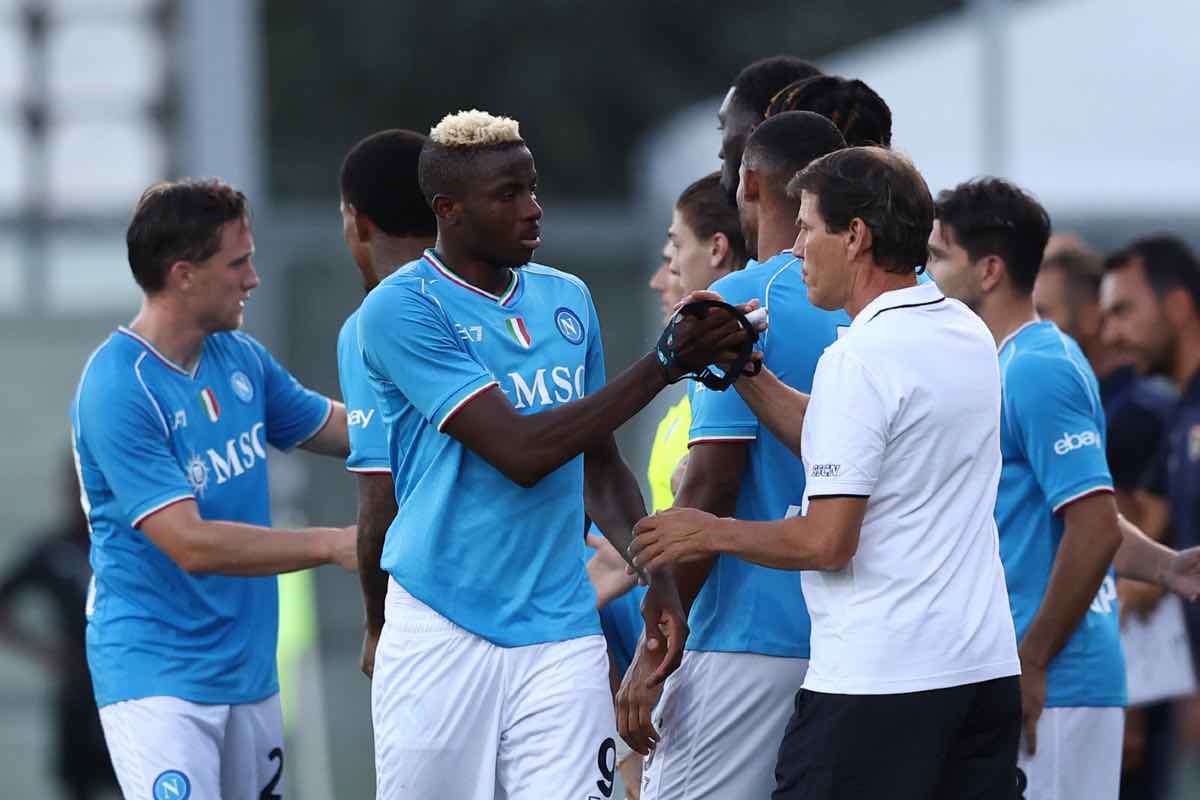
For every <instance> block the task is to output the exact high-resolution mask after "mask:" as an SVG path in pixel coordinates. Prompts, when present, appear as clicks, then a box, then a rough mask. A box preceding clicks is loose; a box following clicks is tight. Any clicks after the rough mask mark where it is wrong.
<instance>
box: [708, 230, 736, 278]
mask: <svg viewBox="0 0 1200 800" xmlns="http://www.w3.org/2000/svg"><path fill="white" fill-rule="evenodd" d="M731 250H732V247H731V246H730V244H729V237H728V236H726V235H725V234H723V233H721V232H720V231H717V232H716V233H714V234H713V235H712V239H710V240H709V243H708V263H709V266H710V267H712V269H714V270H719V269H721V268H722V267H724V268H725V269H726V271H728V267H729V259H730V255H731V253H730V251H731Z"/></svg>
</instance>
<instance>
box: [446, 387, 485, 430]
mask: <svg viewBox="0 0 1200 800" xmlns="http://www.w3.org/2000/svg"><path fill="white" fill-rule="evenodd" d="M499 385H500V382H499V381H488V382H487V383H485V384H484V385H483V386H480V387H479V388H478V389H476V390H475V391H473V392H471V393H470V394H468V395H467V396H466V397H464V398H463V399H462V400H459V401H458V402H457V403H455V404H454V406H453V407H452V408H451V409H450V410H449V411H447V412H446V414H445V416H443V417H442V421H441V422H439V423H438V424H437V431H438V433H442V432H443V431H444V430H445V429H446V426H447V425H449V424H450V420H451V419H452V418H453V417H454V415H455V414H457V413H458V412H459V411H461V410H462V408H463V406H465V405H466V404H467V403H469V402H471V401H472V400H474V399H475V398H476V397H479V395H481V394H483V393H484V392H486V391H487V390H488V389H491V388H492V387H493V386H499Z"/></svg>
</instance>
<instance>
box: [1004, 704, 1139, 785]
mask: <svg viewBox="0 0 1200 800" xmlns="http://www.w3.org/2000/svg"><path fill="white" fill-rule="evenodd" d="M1124 737H1125V709H1123V708H1082V707H1081V708H1047V709H1046V710H1045V711H1043V712H1042V716H1041V717H1040V718H1039V719H1038V725H1037V753H1036V754H1035V755H1034V756H1033V757H1030V755H1029V752H1028V750H1027V749H1026V746H1025V737H1024V736H1022V737H1021V749H1020V750H1019V751H1018V755H1017V770H1018V771H1019V773H1020V775H1018V777H1017V780H1018V781H1020V780H1021V776H1024V780H1025V791H1024V793H1023V794H1021V795H1020V797H1022V798H1023V800H1077V798H1087V800H1117V795H1118V794H1119V793H1120V788H1121V745H1122V742H1123V741H1124Z"/></svg>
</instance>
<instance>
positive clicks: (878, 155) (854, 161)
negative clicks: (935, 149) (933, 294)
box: [788, 147, 933, 274]
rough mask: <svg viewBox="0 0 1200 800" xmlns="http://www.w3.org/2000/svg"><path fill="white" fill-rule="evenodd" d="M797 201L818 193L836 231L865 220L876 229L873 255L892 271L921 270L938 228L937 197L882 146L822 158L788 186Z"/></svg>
mask: <svg viewBox="0 0 1200 800" xmlns="http://www.w3.org/2000/svg"><path fill="white" fill-rule="evenodd" d="M788 192H789V193H790V194H792V195H793V196H794V197H796V196H799V195H800V193H801V192H809V193H811V194H813V195H816V198H817V203H818V207H819V208H820V212H821V217H822V219H824V221H825V224H826V226H827V227H828V228H829V230H831V231H833V232H834V233H841V232H842V231H845V230H846V229H847V228H848V227H850V222H851V221H852V220H854V219H855V218H858V219H861V220H862V221H863V223H865V224H866V226H867V227H868V228H869V229H870V231H871V239H872V244H871V254H872V256H873V257H874V259H875V263H877V264H878V265H879V266H880V267H881V268H883V270H884V271H886V272H896V273H901V274H903V273H909V272H915V271H918V270H919V269H921V268H922V267H923V266H924V264H925V258H926V256H927V255H928V252H929V234H930V232H931V231H932V230H933V197H931V196H930V194H929V187H928V186H926V185H925V179H924V178H922V177H921V173H920V172H917V168H916V167H914V166H913V164H912V162H911V161H909V160H908V159H907V158H905V157H904V156H902V155H900V154H898V153H894V152H892V151H891V150H887V149H885V148H882V147H847V148H845V149H844V150H837V151H835V152H833V153H830V154H829V155H827V156H822V157H821V158H819V159H817V160H816V161H814V162H813V163H811V164H809V165H808V166H807V167H805V169H804V171H803V172H801V173H800V174H799V175H797V176H796V177H795V178H793V179H792V181H791V183H789V184H788Z"/></svg>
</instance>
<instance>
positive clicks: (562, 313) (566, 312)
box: [554, 308, 583, 344]
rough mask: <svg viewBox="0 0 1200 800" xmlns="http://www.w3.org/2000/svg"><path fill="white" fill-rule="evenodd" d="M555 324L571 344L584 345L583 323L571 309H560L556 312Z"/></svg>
mask: <svg viewBox="0 0 1200 800" xmlns="http://www.w3.org/2000/svg"><path fill="white" fill-rule="evenodd" d="M554 324H555V325H556V326H557V327H558V332H559V333H560V334H562V337H563V338H564V339H566V340H567V341H568V342H570V343H571V344H583V323H582V322H580V320H579V317H578V315H576V314H575V312H574V311H572V310H571V309H569V308H560V309H558V310H557V311H555V312H554Z"/></svg>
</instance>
